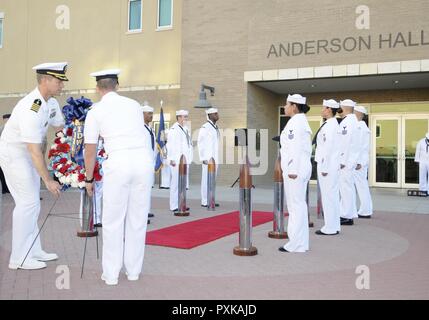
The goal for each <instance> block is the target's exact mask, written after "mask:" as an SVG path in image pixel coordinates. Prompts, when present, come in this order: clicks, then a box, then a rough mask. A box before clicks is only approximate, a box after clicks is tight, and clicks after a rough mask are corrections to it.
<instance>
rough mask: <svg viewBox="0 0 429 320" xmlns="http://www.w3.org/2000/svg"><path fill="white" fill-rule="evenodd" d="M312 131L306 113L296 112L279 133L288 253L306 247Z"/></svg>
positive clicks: (307, 238)
mask: <svg viewBox="0 0 429 320" xmlns="http://www.w3.org/2000/svg"><path fill="white" fill-rule="evenodd" d="M302 98H303V97H302ZM288 99H289V98H288ZM304 99H305V98H304ZM297 103H299V102H297ZM304 103H305V101H304ZM311 134H312V132H311V129H310V126H309V125H308V121H307V118H306V116H305V114H303V113H299V114H296V115H294V116H293V117H292V118H291V119H290V120H289V121H288V123H287V124H286V126H285V128H284V129H283V131H282V133H281V135H280V144H281V149H280V155H281V167H282V170H283V180H284V188H285V194H286V202H287V208H288V212H289V219H288V226H287V233H288V236H289V242H288V243H286V245H285V246H284V249H286V250H287V251H289V252H305V251H307V250H309V229H308V206H307V202H306V199H305V196H306V191H307V185H308V182H309V180H310V177H311V152H312V146H311ZM289 174H296V175H297V176H298V177H297V178H296V179H291V178H289V177H288V175H289Z"/></svg>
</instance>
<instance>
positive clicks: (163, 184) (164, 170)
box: [161, 166, 171, 188]
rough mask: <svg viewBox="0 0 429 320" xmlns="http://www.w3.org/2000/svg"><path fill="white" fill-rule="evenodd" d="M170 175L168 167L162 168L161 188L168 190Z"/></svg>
mask: <svg viewBox="0 0 429 320" xmlns="http://www.w3.org/2000/svg"><path fill="white" fill-rule="evenodd" d="M170 175H171V172H170V166H163V167H162V169H161V188H170V180H171V177H170Z"/></svg>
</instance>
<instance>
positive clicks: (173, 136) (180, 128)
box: [167, 110, 193, 212]
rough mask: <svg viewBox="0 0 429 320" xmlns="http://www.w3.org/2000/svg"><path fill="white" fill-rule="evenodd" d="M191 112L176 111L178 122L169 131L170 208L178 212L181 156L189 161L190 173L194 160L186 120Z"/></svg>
mask: <svg viewBox="0 0 429 320" xmlns="http://www.w3.org/2000/svg"><path fill="white" fill-rule="evenodd" d="M188 116H189V112H188V111H187V110H179V111H176V119H177V122H176V123H175V124H174V125H173V126H172V127H171V128H170V130H169V132H168V147H167V151H168V155H167V159H168V161H169V163H170V169H171V181H170V210H171V211H173V212H176V211H177V210H178V207H179V198H178V183H179V164H180V157H181V156H182V155H184V156H185V159H186V163H187V172H188V175H189V165H190V164H191V163H192V160H193V147H192V139H191V133H190V132H189V129H188V127H187V126H186V122H187V121H188Z"/></svg>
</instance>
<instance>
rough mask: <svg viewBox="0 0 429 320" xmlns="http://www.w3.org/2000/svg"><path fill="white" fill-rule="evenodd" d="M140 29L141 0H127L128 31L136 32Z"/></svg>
mask: <svg viewBox="0 0 429 320" xmlns="http://www.w3.org/2000/svg"><path fill="white" fill-rule="evenodd" d="M141 30H142V1H141V0H129V1H128V31H129V32H136V31H141Z"/></svg>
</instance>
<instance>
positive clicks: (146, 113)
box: [143, 103, 157, 223]
mask: <svg viewBox="0 0 429 320" xmlns="http://www.w3.org/2000/svg"><path fill="white" fill-rule="evenodd" d="M153 110H154V109H153V108H152V107H151V106H149V105H148V104H147V103H145V104H144V105H143V118H144V126H145V128H146V135H147V139H148V140H149V141H150V146H151V148H152V151H153V169H154V171H153V175H152V178H153V180H152V186H153V185H154V183H155V161H156V156H157V151H156V141H155V131H154V130H153V128H152V127H151V126H150V123H151V122H152V120H153ZM149 208H150V207H149ZM154 216H155V215H154V214H153V213H150V212H149V214H148V217H149V218H153V217H154ZM148 223H150V220H149V221H148Z"/></svg>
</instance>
